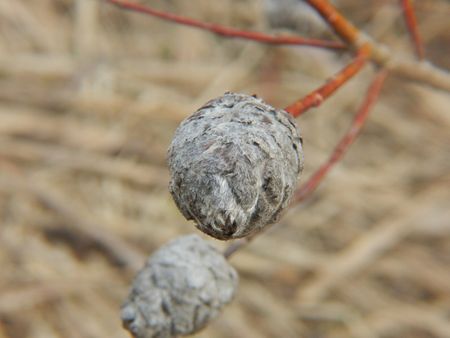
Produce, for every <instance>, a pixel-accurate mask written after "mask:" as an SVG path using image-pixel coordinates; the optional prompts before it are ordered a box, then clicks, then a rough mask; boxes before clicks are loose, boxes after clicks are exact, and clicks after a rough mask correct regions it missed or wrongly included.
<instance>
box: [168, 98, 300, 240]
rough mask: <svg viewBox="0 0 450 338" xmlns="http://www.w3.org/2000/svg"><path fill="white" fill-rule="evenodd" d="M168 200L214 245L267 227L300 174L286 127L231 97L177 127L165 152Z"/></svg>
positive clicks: (276, 114) (283, 117)
mask: <svg viewBox="0 0 450 338" xmlns="http://www.w3.org/2000/svg"><path fill="white" fill-rule="evenodd" d="M169 168H170V171H171V175H172V179H171V182H170V192H171V193H172V196H173V198H174V200H175V202H176V204H177V206H178V208H179V209H180V210H181V212H182V213H183V215H184V216H185V217H186V218H187V219H190V220H194V221H195V222H196V226H197V227H198V228H199V229H200V230H202V231H203V232H205V233H207V234H209V235H211V236H213V237H215V238H218V239H231V238H239V237H244V236H247V235H249V234H252V233H255V232H257V231H259V230H261V229H262V228H263V227H264V226H266V225H268V224H272V223H275V222H276V221H277V220H278V219H279V217H280V214H281V212H282V211H283V209H285V207H286V206H287V205H288V204H289V200H290V198H291V196H292V193H293V191H294V188H295V185H296V182H297V178H298V176H299V174H300V173H301V171H302V169H303V150H302V141H301V138H300V135H299V131H298V129H297V127H296V125H295V122H294V120H293V119H292V118H291V116H290V115H288V114H287V113H286V112H285V111H284V110H277V109H275V108H273V107H271V106H269V105H268V104H266V103H264V102H263V101H262V100H261V99H259V98H256V97H253V96H249V95H244V94H235V93H225V95H223V96H221V97H219V98H217V99H214V100H211V101H209V102H208V103H207V104H206V105H205V106H203V107H202V108H200V109H199V110H198V111H197V112H195V113H194V114H193V115H192V116H190V117H189V118H187V119H186V120H184V121H183V123H182V124H181V125H180V126H179V127H178V129H177V131H176V133H175V137H174V139H173V141H172V144H171V147H170V149H169Z"/></svg>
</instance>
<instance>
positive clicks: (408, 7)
mask: <svg viewBox="0 0 450 338" xmlns="http://www.w3.org/2000/svg"><path fill="white" fill-rule="evenodd" d="M400 2H401V5H402V8H403V14H404V16H405V21H406V27H407V28H408V31H409V35H410V36H411V41H412V42H413V44H414V48H415V50H416V54H417V57H418V58H419V60H423V59H424V58H425V49H424V47H423V43H422V39H421V37H420V34H419V28H418V25H417V20H416V15H415V13H414V7H413V4H412V1H411V0H400Z"/></svg>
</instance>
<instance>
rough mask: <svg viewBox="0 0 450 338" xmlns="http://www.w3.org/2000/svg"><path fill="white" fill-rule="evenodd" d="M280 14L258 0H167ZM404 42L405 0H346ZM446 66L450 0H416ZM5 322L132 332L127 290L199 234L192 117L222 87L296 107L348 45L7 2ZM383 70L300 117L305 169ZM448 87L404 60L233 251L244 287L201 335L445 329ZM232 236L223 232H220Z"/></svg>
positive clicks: (74, 6) (15, 333)
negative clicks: (297, 42) (168, 250)
mask: <svg viewBox="0 0 450 338" xmlns="http://www.w3.org/2000/svg"><path fill="white" fill-rule="evenodd" d="M152 3H154V4H155V5H156V6H157V7H158V8H160V9H165V10H168V11H172V12H177V13H183V14H188V15H190V16H192V17H196V18H200V19H202V20H206V21H208V22H216V23H222V24H226V25H229V26H233V27H242V28H244V29H252V30H258V31H264V32H270V31H271V29H270V28H269V27H267V24H266V19H265V17H264V13H263V9H262V1H259V0H244V1H237V0H229V1H208V0H197V1H186V0H173V1H162V0H159V1H152ZM338 3H339V7H340V8H341V10H342V11H343V12H344V13H345V14H346V15H347V16H348V18H349V19H350V20H352V21H353V22H354V23H355V24H356V25H357V26H358V27H361V28H363V29H364V30H365V31H366V32H367V33H369V34H370V35H372V36H373V37H375V38H376V39H378V40H379V41H382V42H383V43H386V44H387V45H389V46H390V47H391V48H392V49H393V51H395V53H398V55H401V56H405V57H408V56H409V55H412V53H413V49H412V47H411V46H410V43H409V40H408V38H407V32H406V28H405V25H404V22H403V20H402V18H401V9H400V8H399V7H398V2H396V1H393V2H389V1H371V2H364V5H362V2H361V1H354V0H341V1H339V2H338ZM416 9H417V18H418V22H419V25H420V29H421V34H422V39H423V40H424V42H425V50H426V56H427V58H428V59H430V60H431V61H432V62H433V63H435V64H436V65H438V66H440V67H441V68H444V69H449V68H450V61H449V58H448V55H449V48H448V46H449V45H450V31H449V23H448V17H449V16H450V4H449V3H448V2H447V1H442V0H424V1H420V2H419V1H416ZM0 32H1V35H0V51H1V54H0V74H1V76H0V222H1V226H0V266H1V273H0V338H4V337H5V338H6V337H8V338H26V337H33V338H34V337H43V338H49V337H64V338H66V337H99V338H100V337H127V336H128V335H127V333H126V332H125V331H124V330H123V329H122V328H121V327H120V325H121V324H120V319H119V307H120V304H121V302H122V301H123V299H124V298H125V295H126V294H127V290H128V288H129V284H130V281H131V279H132V276H133V274H134V272H135V271H136V269H138V268H139V267H140V266H141V265H142V264H143V262H144V260H145V257H146V256H147V255H149V254H150V253H151V252H152V251H153V250H155V249H156V248H157V247H159V246H160V245H161V244H163V243H165V242H167V241H168V240H169V239H172V238H174V237H175V236H177V235H180V234H187V233H191V232H196V230H194V226H193V224H188V223H187V222H186V221H185V220H184V219H183V218H182V216H181V215H180V214H179V212H178V211H177V209H176V207H175V205H174V204H173V202H172V200H171V198H170V196H169V193H168V190H167V184H168V174H167V168H166V164H165V157H166V149H167V147H168V145H169V143H170V139H171V137H172V135H173V132H174V130H175V128H176V127H177V125H178V123H179V122H180V121H181V120H182V119H183V118H184V117H186V116H187V115H189V114H190V113H192V112H193V111H194V110H195V109H197V108H198V107H199V106H200V105H201V104H203V103H204V102H206V101H207V100H209V99H211V98H213V97H216V96H218V95H221V94H223V93H224V92H225V91H228V90H232V91H240V92H245V93H248V94H254V93H256V94H258V95H259V96H261V97H263V98H264V99H265V100H266V101H268V102H270V103H271V104H273V105H274V106H277V107H285V106H286V105H288V104H290V103H292V102H294V101H295V100H296V99H298V98H299V97H302V96H304V95H306V94H307V93H309V92H310V91H311V90H313V89H314V88H317V87H318V86H320V85H321V84H322V83H323V81H324V80H325V78H326V77H327V76H329V75H330V74H333V73H335V72H336V71H337V70H339V69H340V68H342V66H343V65H345V64H346V63H348V62H349V60H350V57H349V56H348V55H347V54H336V53H335V52H330V51H326V50H314V49H311V48H308V47H276V46H268V45H260V44H257V43H254V42H249V41H243V40H227V39H224V38H221V37H217V36H214V35H211V34H209V33H206V32H202V31H198V30H194V29H190V28H186V27H181V26H176V25H173V24H168V23H165V22H161V21H158V20H155V19H152V18H149V17H144V16H140V15H136V14H133V13H126V12H124V11H121V10H119V9H117V8H115V7H112V6H110V5H108V4H105V3H102V2H101V1H92V0H78V1H72V0H60V1H52V0H40V1H31V0H16V1H6V0H0ZM373 74H374V70H373V69H371V68H370V67H368V68H367V69H365V70H364V71H363V72H361V73H360V74H358V75H357V76H356V77H355V78H354V79H352V80H351V81H350V82H349V83H348V84H346V86H345V87H343V88H342V89H340V91H339V92H338V93H336V94H335V96H333V97H332V98H330V99H329V100H328V101H327V102H324V103H323V104H322V105H321V107H320V108H319V109H315V110H313V111H310V112H309V113H308V114H306V115H304V116H302V117H300V118H299V119H298V123H299V125H300V128H301V130H302V133H303V138H304V145H305V164H306V172H305V173H304V176H303V180H305V177H308V176H309V175H310V174H311V173H312V171H314V170H315V169H317V168H318V167H319V166H320V165H321V164H322V163H323V162H324V160H325V159H326V158H327V157H328V155H329V153H330V151H331V150H332V149H333V147H334V146H335V145H336V143H337V140H339V138H340V137H341V136H342V134H343V133H344V132H345V131H346V128H347V125H348V124H349V121H350V119H351V115H352V114H353V112H354V111H356V109H357V107H358V105H359V104H360V102H361V97H363V95H364V93H365V91H366V88H367V86H368V83H369V82H370V78H371V77H372V76H373ZM449 128H450V96H449V94H448V93H445V92H441V91H439V90H437V89H432V88H428V87H425V86H423V85H418V84H412V83H409V82H408V81H405V80H402V79H400V78H397V77H395V76H391V77H390V78H389V79H388V80H387V82H386V85H385V87H384V89H383V95H382V96H381V99H380V100H379V102H378V103H377V105H376V106H375V108H374V110H373V112H372V114H371V116H370V117H369V120H368V122H367V124H366V126H365V128H364V130H363V132H362V134H361V136H360V137H359V139H358V140H357V141H356V143H355V144H354V145H353V146H352V149H351V150H350V151H349V153H348V154H347V155H346V157H345V158H344V160H343V161H342V162H341V163H340V164H339V165H338V166H336V167H335V168H334V170H333V171H332V172H331V174H330V175H329V176H328V177H327V178H326V180H325V181H324V182H323V183H322V185H321V186H320V187H319V188H318V190H317V191H316V192H315V193H314V195H313V196H312V197H311V198H310V199H309V200H307V201H305V202H304V203H303V204H301V205H299V206H298V207H296V208H295V209H292V210H291V211H289V212H288V213H287V214H286V215H285V217H284V218H283V219H282V221H281V222H280V224H279V225H277V226H275V227H274V228H273V229H271V230H269V231H268V232H267V233H266V234H264V235H262V236H261V237H260V238H258V239H257V240H255V241H254V242H253V243H251V244H250V245H249V246H248V247H246V248H245V249H244V250H242V251H240V252H239V253H236V255H235V256H233V258H232V259H231V263H232V264H233V265H234V266H235V267H236V268H237V270H238V272H239V274H240V277H241V282H240V286H239V292H238V295H237V297H236V299H235V301H234V302H233V303H232V304H231V305H230V306H228V308H227V309H226V311H225V312H224V313H223V314H222V315H221V316H220V317H219V318H218V319H217V320H216V321H215V322H214V323H213V325H211V326H210V327H208V328H207V329H206V330H205V331H203V332H202V333H201V334H199V335H198V337H218V338H220V337H224V338H225V337H248V338H252V337H255V338H257V337H368V338H372V337H373V338H374V337H380V338H394V337H424V338H425V337H450V325H449V322H450V318H449V314H450V305H449V304H450V270H449V268H448V267H449V266H450V258H449V257H450V238H449V235H450V208H449V202H450V170H449V169H450V154H449V151H448V150H449V144H450V136H449V135H450V134H449V132H448V131H449ZM214 244H217V246H222V247H223V246H224V245H223V244H222V243H219V242H214Z"/></svg>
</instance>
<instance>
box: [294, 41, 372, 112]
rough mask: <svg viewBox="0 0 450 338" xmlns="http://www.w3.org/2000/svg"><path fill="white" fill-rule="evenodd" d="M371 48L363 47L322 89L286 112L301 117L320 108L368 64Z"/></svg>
mask: <svg viewBox="0 0 450 338" xmlns="http://www.w3.org/2000/svg"><path fill="white" fill-rule="evenodd" d="M369 55H370V48H368V46H367V45H366V46H363V47H362V48H361V49H359V50H358V53H357V54H356V57H355V58H354V59H353V60H352V61H351V62H350V63H349V64H348V65H347V66H345V67H344V68H343V69H341V70H340V71H339V72H338V73H336V74H335V75H334V76H333V77H331V78H330V79H329V80H328V81H327V82H326V83H325V84H324V85H323V86H322V87H320V88H318V89H316V90H314V91H313V92H312V93H310V94H308V95H307V96H305V97H304V98H302V99H300V100H298V101H297V102H294V103H293V104H291V105H290V106H288V107H286V108H285V110H286V111H287V112H288V113H290V114H291V115H292V116H294V117H298V116H300V115H301V114H302V113H304V112H305V111H307V110H308V109H309V108H311V107H317V106H319V105H320V104H321V103H322V102H323V101H324V100H326V99H327V98H328V97H329V96H331V95H332V94H333V93H334V92H335V91H336V90H337V89H338V88H339V87H341V86H342V85H343V84H344V83H346V82H347V81H348V80H350V79H351V78H352V77H353V76H354V75H356V74H357V73H358V72H359V71H360V70H361V69H362V67H363V66H364V65H365V64H366V62H367V60H368V56H369Z"/></svg>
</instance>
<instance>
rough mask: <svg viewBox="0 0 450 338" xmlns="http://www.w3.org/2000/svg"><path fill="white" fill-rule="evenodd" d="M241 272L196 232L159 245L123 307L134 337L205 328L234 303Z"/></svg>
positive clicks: (172, 334)
mask: <svg viewBox="0 0 450 338" xmlns="http://www.w3.org/2000/svg"><path fill="white" fill-rule="evenodd" d="M237 283H238V276H237V273H236V271H235V270H234V269H233V267H231V266H230V265H229V264H228V262H227V261H226V260H225V258H224V257H223V255H222V254H221V253H219V252H218V251H217V250H216V249H214V248H213V247H212V246H211V245H209V244H208V243H207V242H206V241H204V240H203V239H201V238H200V237H199V236H197V235H188V236H183V237H179V238H177V239H175V240H173V241H171V242H169V243H168V244H167V245H165V246H163V247H162V248H160V249H159V250H158V251H156V252H155V253H154V254H153V255H152V256H150V258H149V259H148V261H147V263H146V265H145V267H144V268H143V269H142V270H141V271H140V272H139V274H138V275H137V276H136V278H135V280H134V282H133V287H132V290H131V292H130V295H129V296H128V299H127V300H126V301H125V303H124V305H123V306H122V312H121V317H122V321H123V324H124V326H125V328H127V330H129V331H130V332H131V333H132V334H133V336H134V337H135V338H169V337H176V336H179V335H188V334H192V333H194V332H197V331H198V330H200V329H202V328H203V327H204V326H205V325H206V324H207V323H208V322H209V321H210V320H212V319H213V318H214V317H216V316H217V315H218V313H219V312H220V310H221V309H222V308H223V306H224V305H226V304H227V303H229V302H230V301H231V300H232V298H233V296H234V294H235V291H236V288H237Z"/></svg>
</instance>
